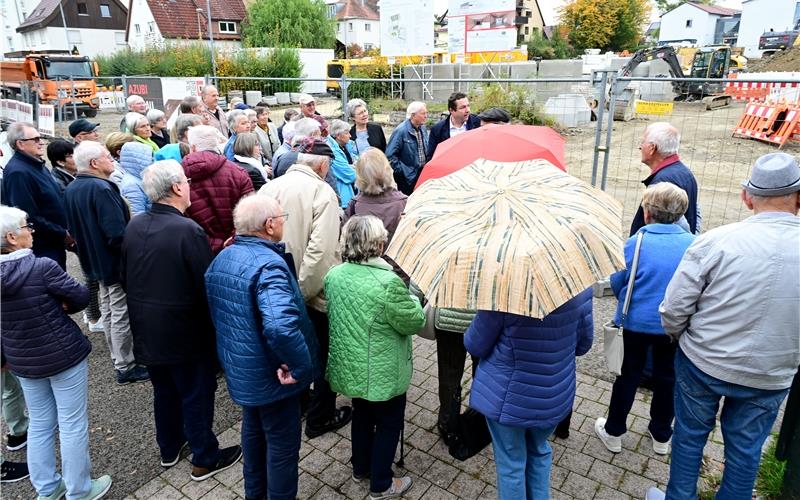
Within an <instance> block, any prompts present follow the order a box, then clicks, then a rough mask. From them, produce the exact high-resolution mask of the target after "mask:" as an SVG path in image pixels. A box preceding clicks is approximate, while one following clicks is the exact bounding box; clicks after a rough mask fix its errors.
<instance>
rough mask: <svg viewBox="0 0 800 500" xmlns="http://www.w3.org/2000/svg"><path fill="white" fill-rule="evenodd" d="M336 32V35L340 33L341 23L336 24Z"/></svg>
mask: <svg viewBox="0 0 800 500" xmlns="http://www.w3.org/2000/svg"><path fill="white" fill-rule="evenodd" d="M336 32H337V33H341V32H342V23H336Z"/></svg>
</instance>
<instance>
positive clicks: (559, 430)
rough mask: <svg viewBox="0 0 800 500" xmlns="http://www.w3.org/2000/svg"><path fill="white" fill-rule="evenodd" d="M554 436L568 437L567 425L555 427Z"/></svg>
mask: <svg viewBox="0 0 800 500" xmlns="http://www.w3.org/2000/svg"><path fill="white" fill-rule="evenodd" d="M554 434H555V436H556V437H557V438H559V439H569V427H565V428H563V429H562V428H561V427H556V432H555V433H554Z"/></svg>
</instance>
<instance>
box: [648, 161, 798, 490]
mask: <svg viewBox="0 0 800 500" xmlns="http://www.w3.org/2000/svg"><path fill="white" fill-rule="evenodd" d="M742 186H743V187H744V189H743V191H742V200H743V201H744V204H745V205H746V206H747V208H748V209H750V210H752V211H753V212H754V215H753V216H752V217H749V218H747V219H745V220H743V221H741V222H737V223H735V224H729V225H727V226H723V227H719V228H717V229H714V230H711V231H709V232H708V233H706V234H704V235H702V236H700V237H699V238H697V239H696V240H695V242H694V243H693V244H692V245H691V246H690V247H689V249H688V250H687V251H686V254H685V255H684V257H683V260H682V261H681V263H680V265H679V266H678V269H677V271H676V272H675V275H674V277H673V278H672V281H671V282H670V284H669V287H668V288H667V291H666V294H665V297H664V301H663V302H662V303H661V306H660V307H659V311H660V313H661V322H662V324H663V325H664V330H665V331H666V333H667V334H668V335H670V336H671V337H672V338H674V339H677V340H678V342H679V346H680V349H679V350H678V352H677V354H676V357H675V380H676V381H677V384H676V386H675V432H674V434H673V437H672V439H673V443H672V461H671V464H670V478H669V485H668V486H667V492H666V496H667V497H668V498H670V499H689V498H696V496H697V487H696V484H697V477H698V475H699V472H700V462H701V460H702V458H703V447H704V446H705V444H706V440H707V439H708V434H709V432H711V430H712V429H713V428H714V425H715V423H716V416H717V409H718V407H719V403H720V400H721V399H722V398H723V397H724V398H725V400H724V403H723V405H722V414H721V416H720V423H721V426H722V435H723V437H724V439H725V472H724V475H723V477H722V483H721V484H720V489H719V492H718V493H717V498H750V496H751V494H752V491H753V484H754V482H755V478H756V472H757V471H758V464H759V461H760V457H761V447H762V445H763V444H764V441H765V440H766V438H767V436H768V435H769V432H770V429H771V428H772V424H773V423H774V421H775V417H776V416H777V414H778V409H779V408H780V405H781V403H782V402H783V400H784V398H785V397H786V394H787V392H788V390H789V387H790V386H791V384H792V379H793V377H794V375H795V373H796V372H797V367H798V365H800V314H798V310H797V304H798V303H800V279H799V277H800V217H798V216H797V213H798V210H800V166H798V164H797V161H796V160H795V159H794V158H793V157H792V156H790V155H787V154H784V153H772V154H767V155H764V156H762V157H761V158H759V159H758V160H756V164H755V166H754V167H753V173H752V176H751V178H750V179H749V180H748V181H746V182H744V183H742ZM647 498H648V500H650V499H653V500H654V499H659V498H664V494H663V493H661V492H660V491H658V490H656V489H655V488H651V490H650V491H648V494H647Z"/></svg>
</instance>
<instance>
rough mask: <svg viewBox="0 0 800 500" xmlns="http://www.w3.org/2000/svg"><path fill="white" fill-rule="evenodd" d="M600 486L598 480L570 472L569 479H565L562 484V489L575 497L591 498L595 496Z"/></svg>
mask: <svg viewBox="0 0 800 500" xmlns="http://www.w3.org/2000/svg"><path fill="white" fill-rule="evenodd" d="M599 487H600V485H599V484H598V483H597V482H596V481H593V480H591V479H589V478H588V477H583V476H581V475H578V474H575V473H574V472H570V473H569V475H568V476H567V479H565V480H564V484H562V485H561V488H560V491H562V492H564V493H566V494H567V495H572V496H573V497H575V498H580V499H589V498H593V497H594V494H595V492H596V491H597V488H599Z"/></svg>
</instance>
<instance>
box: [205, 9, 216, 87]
mask: <svg viewBox="0 0 800 500" xmlns="http://www.w3.org/2000/svg"><path fill="white" fill-rule="evenodd" d="M206 8H207V9H208V40H209V43H210V44H211V74H212V75H213V76H214V82H215V83H216V78H217V59H216V57H214V30H213V29H212V28H211V0H206Z"/></svg>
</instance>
